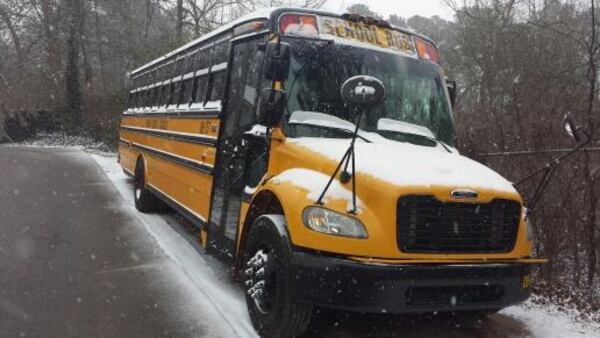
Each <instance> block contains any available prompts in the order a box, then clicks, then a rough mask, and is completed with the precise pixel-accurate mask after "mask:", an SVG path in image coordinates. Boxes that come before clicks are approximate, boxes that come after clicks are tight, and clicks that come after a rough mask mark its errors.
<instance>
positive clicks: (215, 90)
mask: <svg viewBox="0 0 600 338" xmlns="http://www.w3.org/2000/svg"><path fill="white" fill-rule="evenodd" d="M225 75H226V72H225V71H222V70H221V71H219V72H217V73H211V75H210V97H209V99H208V100H209V101H221V100H222V99H223V94H224V93H223V92H224V91H225Z"/></svg>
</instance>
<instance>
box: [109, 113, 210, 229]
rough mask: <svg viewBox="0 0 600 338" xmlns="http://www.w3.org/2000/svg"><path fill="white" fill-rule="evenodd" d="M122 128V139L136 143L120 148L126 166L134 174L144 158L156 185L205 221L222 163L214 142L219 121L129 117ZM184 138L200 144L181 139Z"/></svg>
mask: <svg viewBox="0 0 600 338" xmlns="http://www.w3.org/2000/svg"><path fill="white" fill-rule="evenodd" d="M122 127H123V128H122V129H121V139H122V140H123V141H125V142H130V143H131V144H132V146H131V147H130V146H129V145H127V144H124V143H123V142H121V144H120V147H119V149H120V152H121V156H122V160H121V161H122V166H123V167H124V168H125V169H127V170H130V171H131V172H134V170H135V165H136V160H137V157H138V156H139V154H140V153H143V154H144V158H145V160H146V174H147V179H148V183H149V184H150V186H151V187H152V188H154V189H155V190H157V191H158V192H159V193H161V194H162V195H164V196H165V197H167V198H169V199H171V200H172V201H173V202H175V203H176V204H178V205H179V206H181V207H182V208H183V209H185V210H186V211H188V212H191V213H192V214H193V215H194V216H196V218H198V219H200V220H201V221H204V222H205V221H206V219H207V218H208V215H209V209H210V196H211V191H212V184H213V177H212V170H213V166H214V163H215V158H216V148H215V146H214V145H213V144H211V143H215V142H216V138H217V134H218V127H219V119H218V118H212V117H208V118H198V117H183V116H156V117H154V116H150V117H148V116H127V117H124V118H123V122H122ZM127 128H129V129H127ZM161 133H162V134H161ZM168 133H171V134H168ZM181 135H185V136H191V137H197V138H200V139H199V140H186V139H180V138H178V136H181ZM190 161H191V162H192V165H191V166H190V165H189V163H190ZM186 163H187V164H186Z"/></svg>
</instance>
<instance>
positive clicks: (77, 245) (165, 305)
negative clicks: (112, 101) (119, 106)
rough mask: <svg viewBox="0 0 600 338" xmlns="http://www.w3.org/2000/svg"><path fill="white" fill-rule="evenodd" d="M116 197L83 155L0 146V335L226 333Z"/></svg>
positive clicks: (105, 180)
mask: <svg viewBox="0 0 600 338" xmlns="http://www.w3.org/2000/svg"><path fill="white" fill-rule="evenodd" d="M120 203H123V201H122V199H121V198H120V196H119V194H118V192H117V191H116V190H115V188H114V187H113V185H112V184H111V182H110V181H109V180H108V179H107V178H106V176H105V174H104V173H103V172H102V170H101V169H100V168H99V167H98V165H97V164H96V163H95V162H94V160H93V159H92V158H91V157H90V156H89V155H87V154H84V153H82V152H78V151H72V150H57V149H36V148H2V147H0V337H25V336H27V337H31V336H40V337H156V336H177V337H181V336H207V335H209V336H214V335H217V336H222V335H227V334H226V332H227V331H223V330H220V331H218V332H217V333H215V330H214V328H215V327H216V326H219V325H220V323H218V322H216V323H215V322H210V323H203V321H202V315H203V314H202V312H196V313H191V311H188V310H187V309H182V308H181V305H180V304H178V303H177V299H180V298H179V297H180V296H181V295H180V294H178V293H181V292H182V291H181V288H182V286H181V285H174V284H173V282H172V280H168V279H164V278H160V275H161V274H168V273H171V272H170V271H168V268H169V265H168V264H167V262H168V258H167V257H166V256H165V255H164V254H163V253H162V252H161V251H160V250H157V249H156V248H157V247H156V245H153V244H152V242H151V241H149V240H148V234H147V233H144V231H143V230H140V224H139V222H140V220H139V218H137V217H136V216H135V215H134V213H132V212H127V211H126V210H125V211H124V210H123V208H121V207H120V206H119V204H120ZM164 270H166V271H164ZM205 311H206V312H207V314H206V315H209V314H210V312H211V309H210V307H207V308H206V309H205ZM186 316H187V317H186ZM224 332H225V334H223V333H224Z"/></svg>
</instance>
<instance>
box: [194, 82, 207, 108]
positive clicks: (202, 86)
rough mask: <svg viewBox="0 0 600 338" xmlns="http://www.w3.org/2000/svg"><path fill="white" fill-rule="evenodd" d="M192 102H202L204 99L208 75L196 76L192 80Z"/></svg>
mask: <svg viewBox="0 0 600 338" xmlns="http://www.w3.org/2000/svg"><path fill="white" fill-rule="evenodd" d="M194 87H195V88H196V89H195V91H194V93H195V94H194V99H193V102H194V103H204V102H205V100H206V88H207V87H208V75H200V76H196V79H195V81H194Z"/></svg>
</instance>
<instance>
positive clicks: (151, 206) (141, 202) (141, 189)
mask: <svg viewBox="0 0 600 338" xmlns="http://www.w3.org/2000/svg"><path fill="white" fill-rule="evenodd" d="M133 198H134V200H135V208H136V209H137V210H138V211H140V212H143V213H149V212H155V211H158V205H159V201H158V199H157V198H156V196H154V194H152V192H151V191H150V190H148V188H147V187H146V173H145V168H144V162H143V160H142V159H141V158H140V159H139V160H138V161H137V164H136V166H135V175H134V177H133Z"/></svg>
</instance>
